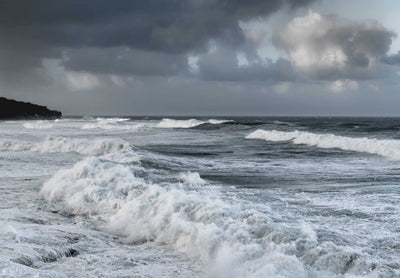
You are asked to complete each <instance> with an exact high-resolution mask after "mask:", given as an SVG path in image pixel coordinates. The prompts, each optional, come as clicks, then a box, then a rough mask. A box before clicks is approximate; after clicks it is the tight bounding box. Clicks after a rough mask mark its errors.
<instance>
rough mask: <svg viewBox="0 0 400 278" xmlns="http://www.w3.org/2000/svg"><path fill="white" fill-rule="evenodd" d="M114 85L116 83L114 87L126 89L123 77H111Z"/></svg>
mask: <svg viewBox="0 0 400 278" xmlns="http://www.w3.org/2000/svg"><path fill="white" fill-rule="evenodd" d="M110 78H111V81H112V83H114V85H116V86H118V87H121V88H124V87H125V81H124V79H123V78H122V77H120V76H118V75H111V76H110Z"/></svg>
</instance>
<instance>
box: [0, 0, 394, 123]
mask: <svg viewBox="0 0 400 278" xmlns="http://www.w3.org/2000/svg"><path fill="white" fill-rule="evenodd" d="M399 11H400V1H398V0H379V1H378V0H346V1H345V0H335V1H332V0H248V1H241V0H147V1H142V0H112V1H111V0H86V1H81V0H57V1H54V0H37V1H25V0H2V1H0V38H1V40H0V96H4V97H8V98H14V99H18V100H23V101H30V102H33V103H38V104H42V105H46V106H48V107H50V108H53V109H57V110H60V111H62V112H63V114H64V115H176V116H179V115H199V116H207V115H210V116H212V115H214V116H215V115H221V116H223V115H227V116H229V115H236V116H240V115H249V116H250V115H260V116H261V115H264V116H400V109H399V107H400V38H399V36H400V17H399V16H398V14H399Z"/></svg>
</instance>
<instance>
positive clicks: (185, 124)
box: [157, 119, 231, 128]
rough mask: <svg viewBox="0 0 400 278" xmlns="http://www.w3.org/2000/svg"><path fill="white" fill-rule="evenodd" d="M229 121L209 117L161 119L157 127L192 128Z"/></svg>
mask: <svg viewBox="0 0 400 278" xmlns="http://www.w3.org/2000/svg"><path fill="white" fill-rule="evenodd" d="M227 122H231V121H230V120H215V119H210V120H207V121H200V120H196V119H190V120H174V119H162V120H161V122H160V123H159V124H158V125H157V127H161V128H192V127H196V126H199V125H202V124H213V125H219V124H223V123H227Z"/></svg>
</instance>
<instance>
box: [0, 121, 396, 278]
mask: <svg viewBox="0 0 400 278" xmlns="http://www.w3.org/2000/svg"><path fill="white" fill-rule="evenodd" d="M0 189H1V191H0V192H1V202H0V246H1V248H0V277H223V278H228V277H229V278H231V277H233V278H234V277H271V278H278V277H279V278H283V277H285V278H286V277H287V278H302V277H310V278H320V277H322V278H324V277H338V278H340V277H349V278H350V277H354V278H355V277H371V278H372V277H377V278H378V277H382V278H384V277H385V278H386V277H400V217H399V212H400V119H395V118H373V119H369V118H265V117H264V118H263V117H258V118H256V117H241V118H240V117H224V118H205V117H200V118H199V117H197V118H176V117H175V118H161V117H158V118H157V117H149V118H145V117H122V118H116V117H110V118H107V117H101V118H96V117H85V118H63V119H60V120H55V121H2V122H0Z"/></svg>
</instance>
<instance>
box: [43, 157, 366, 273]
mask: <svg viewBox="0 0 400 278" xmlns="http://www.w3.org/2000/svg"><path fill="white" fill-rule="evenodd" d="M147 170H149V169H147V168H143V166H142V165H141V163H140V161H136V163H133V164H129V165H127V164H123V163H120V162H116V161H112V160H107V159H103V158H102V157H88V158H86V159H84V160H82V161H80V162H78V163H76V164H75V165H74V166H73V167H72V168H70V169H65V170H60V171H59V172H58V173H56V174H55V175H54V176H53V177H52V178H50V179H49V180H48V181H47V182H45V183H44V184H43V186H42V189H41V196H42V197H44V198H45V199H46V200H48V201H51V202H56V203H57V204H59V205H61V206H62V207H63V209H64V210H66V211H67V212H68V213H72V214H76V215H84V216H88V217H91V216H93V217H96V219H98V218H100V219H102V220H103V221H104V223H105V224H104V226H103V227H102V228H103V229H104V230H105V231H107V232H109V233H111V234H114V235H117V236H119V237H121V238H122V239H123V241H124V242H126V243H134V244H140V243H143V242H147V241H154V242H156V243H160V244H167V245H169V246H171V247H173V248H174V249H176V250H178V251H181V252H183V253H185V254H186V255H187V256H188V257H190V258H193V259H196V260H199V261H200V262H202V263H203V264H204V265H206V266H207V269H208V271H209V273H207V276H209V277H289V278H294V277H296V278H301V277H304V278H305V277H333V276H334V275H335V274H339V275H340V274H343V273H346V272H349V273H360V272H363V271H364V272H365V271H367V270H368V269H371V263H369V262H365V261H362V260H357V258H359V257H360V255H359V254H358V253H357V252H356V251H353V250H350V249H349V248H347V249H346V248H342V247H339V246H336V245H334V244H333V243H329V244H325V245H324V244H322V245H321V244H319V243H318V238H317V236H316V233H315V232H314V231H313V230H312V229H311V227H309V226H307V225H306V224H301V225H300V227H299V231H298V233H297V237H295V238H293V237H289V236H288V235H287V234H286V233H285V232H283V231H281V230H280V229H279V228H277V227H276V226H274V224H272V222H273V221H272V220H271V219H270V218H269V216H268V215H267V214H266V213H262V212H259V211H258V210H257V209H255V208H252V206H249V204H247V203H245V202H241V201H240V200H239V199H238V198H232V197H229V196H226V195H224V193H223V192H222V191H221V190H220V188H219V187H212V186H207V184H206V183H207V182H206V181H204V180H203V179H202V178H201V177H200V176H199V174H198V173H190V172H188V173H181V174H180V175H178V176H175V177H168V179H167V180H168V181H167V182H162V183H156V182H152V181H150V180H148V179H147V178H143V177H140V175H138V174H137V173H138V172H142V171H147ZM154 170H155V169H153V170H151V171H150V172H154ZM171 175H172V174H171ZM264 211H269V208H268V207H267V206H266V205H264ZM271 213H272V212H271ZM311 265H312V266H313V268H310V266H311ZM333 273H334V274H333ZM337 277H345V276H337ZM349 277H350V276H349ZM371 277H372V276H371Z"/></svg>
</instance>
